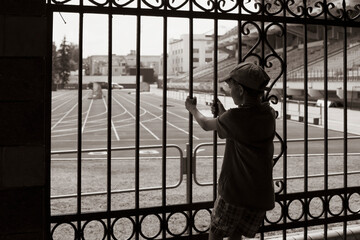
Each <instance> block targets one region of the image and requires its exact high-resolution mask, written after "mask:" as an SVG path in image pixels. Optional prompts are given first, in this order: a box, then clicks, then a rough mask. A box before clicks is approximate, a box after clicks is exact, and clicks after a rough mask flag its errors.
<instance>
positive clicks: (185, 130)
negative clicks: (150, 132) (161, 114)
mask: <svg viewBox="0 0 360 240" xmlns="http://www.w3.org/2000/svg"><path fill="white" fill-rule="evenodd" d="M145 103H146V104H148V105H150V106H152V107H154V108H157V109H159V110H162V108H161V107H158V106H156V105H154V104H151V103H149V102H145ZM167 113H170V114H172V115H174V116H176V117H178V118H181V119H184V120H189V119H188V118H185V117H183V116H180V115H178V114H176V113H173V112H171V111H167ZM194 122H195V123H196V121H194ZM168 124H169V125H172V126H173V127H175V128H176V129H178V130H180V131H182V132H184V133H186V134H187V135H189V132H188V131H186V130H184V129H182V128H180V127H177V126H175V125H173V124H172V123H170V122H168ZM193 137H194V138H195V139H197V140H199V139H200V138H198V137H197V136H195V135H194V134H193Z"/></svg>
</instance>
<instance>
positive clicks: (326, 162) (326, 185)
mask: <svg viewBox="0 0 360 240" xmlns="http://www.w3.org/2000/svg"><path fill="white" fill-rule="evenodd" d="M325 18H327V15H325ZM327 55H328V30H327V27H326V26H324V92H325V96H324V101H325V103H327V102H328V99H329V94H328V82H327V81H326V79H328V58H327ZM328 115H329V111H328V108H327V107H326V108H324V123H323V124H324V176H325V179H324V189H325V191H327V190H328V188H329V167H328V165H329V141H328V138H329V133H328V130H329V122H328ZM326 202H327V199H326ZM324 218H325V220H326V219H327V218H328V213H327V211H325V215H324ZM327 232H328V224H327V223H326V221H325V224H324V237H325V239H327V236H328V234H327Z"/></svg>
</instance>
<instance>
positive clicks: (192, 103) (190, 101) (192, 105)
mask: <svg viewBox="0 0 360 240" xmlns="http://www.w3.org/2000/svg"><path fill="white" fill-rule="evenodd" d="M196 102H197V100H196V97H194V98H190V96H188V97H187V98H186V101H185V107H186V109H187V110H188V111H189V112H191V113H192V111H193V110H194V109H196Z"/></svg>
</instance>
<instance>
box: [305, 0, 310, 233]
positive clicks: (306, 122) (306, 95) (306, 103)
mask: <svg viewBox="0 0 360 240" xmlns="http://www.w3.org/2000/svg"><path fill="white" fill-rule="evenodd" d="M304 6H305V9H306V0H304ZM305 17H306V15H305ZM307 36H308V35H307V23H305V24H304V91H305V93H304V95H305V96H304V192H305V193H307V192H308V175H309V173H308V168H309V166H308V165H309V164H308V163H309V162H308V160H309V159H308V137H309V136H308V81H309V79H308V51H307V50H308V49H307V43H308V39H307ZM304 202H305V211H304V212H305V214H304V221H305V223H307V220H308V208H307V203H308V200H307V198H305V199H304ZM307 234H308V229H307V224H305V228H304V239H307Z"/></svg>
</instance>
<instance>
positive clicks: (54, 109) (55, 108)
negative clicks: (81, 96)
mask: <svg viewBox="0 0 360 240" xmlns="http://www.w3.org/2000/svg"><path fill="white" fill-rule="evenodd" d="M74 99H75V98H70V99H69V100H67V101H66V102H63V103H62V104H60V105H58V106H57V107H54V108H53V109H51V112H54V111H56V110H57V109H59V108H61V107H62V106H64V105H65V104H67V103H68V102H70V101H73V100H74Z"/></svg>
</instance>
